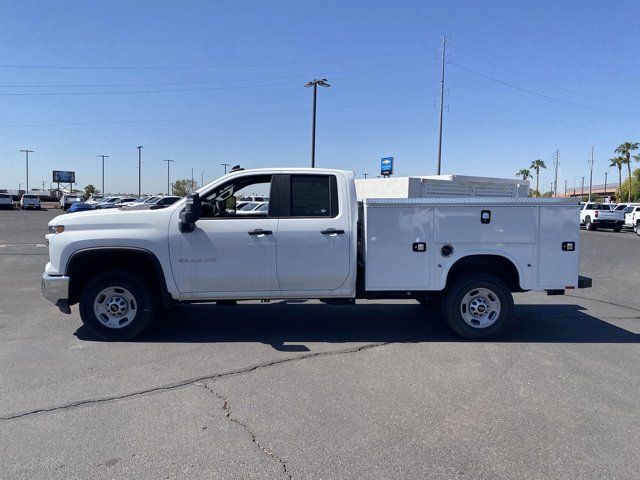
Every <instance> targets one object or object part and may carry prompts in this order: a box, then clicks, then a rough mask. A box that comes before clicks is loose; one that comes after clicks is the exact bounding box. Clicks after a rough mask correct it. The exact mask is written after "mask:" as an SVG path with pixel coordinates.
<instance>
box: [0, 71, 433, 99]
mask: <svg viewBox="0 0 640 480" xmlns="http://www.w3.org/2000/svg"><path fill="white" fill-rule="evenodd" d="M427 66H428V65H421V66H417V67H412V68H405V69H398V70H388V71H385V72H375V73H367V74H362V75H351V76H347V77H335V78H336V80H352V79H355V78H366V77H375V76H379V75H388V74H393V73H401V72H408V71H413V70H418V69H421V68H426V67H427ZM298 84H299V82H283V83H265V84H258V85H230V86H224V87H203V88H178V89H165V90H120V91H102V92H12V93H0V96H4V97H44V96H46V97H49V96H52V97H64V96H91V95H131V94H149V93H192V92H208V91H215V90H237V89H248V88H268V87H287V86H293V85H298Z"/></svg>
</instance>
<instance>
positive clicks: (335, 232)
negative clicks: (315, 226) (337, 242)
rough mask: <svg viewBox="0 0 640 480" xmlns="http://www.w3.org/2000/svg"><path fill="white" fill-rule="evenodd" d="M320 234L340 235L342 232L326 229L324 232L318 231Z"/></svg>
mask: <svg viewBox="0 0 640 480" xmlns="http://www.w3.org/2000/svg"><path fill="white" fill-rule="evenodd" d="M320 233H321V234H323V235H334V234H336V235H342V234H343V233H344V230H337V229H335V228H327V229H326V230H320Z"/></svg>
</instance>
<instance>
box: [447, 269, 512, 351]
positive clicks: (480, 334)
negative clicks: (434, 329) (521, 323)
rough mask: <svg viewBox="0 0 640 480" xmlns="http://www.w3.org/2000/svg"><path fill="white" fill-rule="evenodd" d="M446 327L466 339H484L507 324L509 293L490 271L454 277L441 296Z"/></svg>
mask: <svg viewBox="0 0 640 480" xmlns="http://www.w3.org/2000/svg"><path fill="white" fill-rule="evenodd" d="M442 313H443V315H444V318H445V321H446V322H447V324H448V325H449V327H450V328H451V329H452V330H453V331H454V332H456V333H457V334H458V335H460V336H461V337H464V338H467V339H469V340H488V339H490V338H493V337H496V336H498V335H500V334H501V333H502V332H504V330H505V329H506V328H507V327H508V326H509V323H510V322H511V317H512V315H513V297H512V296H511V292H510V291H509V289H508V288H507V286H506V285H505V284H504V283H503V282H502V281H501V280H499V279H498V278H496V277H494V276H493V275H486V274H473V275H469V276H467V277H464V278H461V279H459V280H458V281H456V282H455V283H454V284H453V286H452V287H451V288H450V289H449V291H448V292H446V293H445V295H444V297H443V299H442Z"/></svg>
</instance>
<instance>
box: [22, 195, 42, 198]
mask: <svg viewBox="0 0 640 480" xmlns="http://www.w3.org/2000/svg"><path fill="white" fill-rule="evenodd" d="M22 198H38V196H37V195H23V196H22Z"/></svg>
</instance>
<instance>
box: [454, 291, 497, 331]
mask: <svg viewBox="0 0 640 480" xmlns="http://www.w3.org/2000/svg"><path fill="white" fill-rule="evenodd" d="M500 311H501V305H500V299H499V298H498V295H496V294H495V292H494V291H492V290H490V289H488V288H474V289H473V290H470V291H469V292H467V294H466V295H465V296H464V298H463V299H462V303H461V304H460V315H462V319H463V320H464V321H465V323H466V324H467V325H469V326H470V327H473V328H487V327H490V326H491V325H493V324H494V323H495V322H496V321H497V320H498V318H499V317H500Z"/></svg>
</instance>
